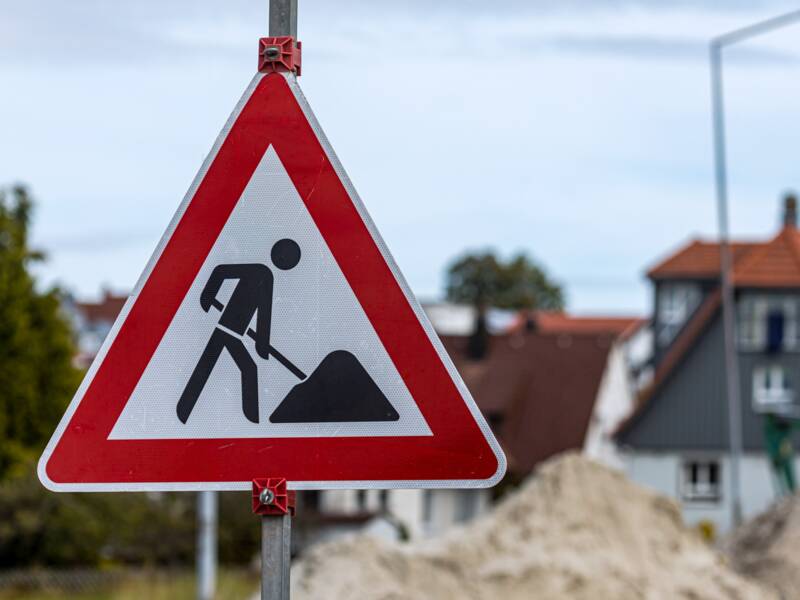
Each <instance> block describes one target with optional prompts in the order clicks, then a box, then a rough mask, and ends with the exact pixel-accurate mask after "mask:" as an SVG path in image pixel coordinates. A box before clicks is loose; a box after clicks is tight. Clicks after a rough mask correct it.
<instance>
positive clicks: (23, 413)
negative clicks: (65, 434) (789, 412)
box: [0, 186, 80, 478]
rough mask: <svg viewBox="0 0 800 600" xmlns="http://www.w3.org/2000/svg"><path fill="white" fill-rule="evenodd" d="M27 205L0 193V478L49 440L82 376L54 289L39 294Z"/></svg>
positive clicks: (22, 196)
mask: <svg viewBox="0 0 800 600" xmlns="http://www.w3.org/2000/svg"><path fill="white" fill-rule="evenodd" d="M32 207H33V203H32V201H31V198H30V196H29V194H28V191H27V190H26V188H25V187H23V186H14V187H12V188H11V189H7V190H0V478H1V477H5V476H6V475H7V474H8V472H9V470H10V469H12V468H13V467H14V466H15V465H19V464H21V463H22V462H23V461H25V460H26V459H29V458H30V457H31V456H33V455H35V454H38V453H39V452H40V451H41V449H42V448H43V446H44V444H46V443H47V440H48V438H49V436H50V435H51V434H52V432H53V429H54V428H55V426H56V424H57V423H58V420H59V418H60V417H61V414H62V413H63V411H64V408H65V406H66V404H67V403H68V401H69V399H70V396H71V395H72V393H73V392H74V391H75V388H76V387H77V385H78V383H79V378H80V375H79V373H78V372H77V370H76V369H74V368H73V366H72V357H73V343H72V337H71V332H70V328H69V326H68V325H67V323H66V321H65V320H64V319H63V317H62V315H61V312H60V303H59V297H58V290H56V289H51V290H48V291H45V292H40V291H38V290H37V289H36V285H35V281H34V278H33V277H32V275H31V274H30V271H29V269H30V267H31V265H32V264H33V263H35V262H36V261H39V260H42V259H43V256H42V255H41V254H40V253H38V252H35V251H33V250H31V248H30V247H29V246H28V241H29V240H28V233H29V225H30V219H31V211H32Z"/></svg>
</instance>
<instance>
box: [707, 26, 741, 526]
mask: <svg viewBox="0 0 800 600" xmlns="http://www.w3.org/2000/svg"><path fill="white" fill-rule="evenodd" d="M721 50H722V48H721V46H720V45H719V44H718V43H716V41H714V42H712V43H711V102H712V111H713V115H714V117H713V122H714V176H715V182H716V190H717V218H718V222H719V250H720V281H721V288H722V290H721V291H722V323H723V343H724V346H725V348H724V353H725V387H726V392H727V397H728V438H729V439H728V442H729V445H730V453H731V468H730V471H731V473H730V494H731V516H732V519H733V526H734V527H736V526H738V525H739V524H741V522H742V499H741V485H740V483H739V481H740V463H741V456H742V402H741V397H740V394H739V360H738V357H737V353H736V330H735V321H736V320H735V308H734V294H733V282H732V269H731V267H732V264H733V260H732V257H731V246H730V231H729V226H728V175H727V164H726V157H725V111H724V103H723V89H722V52H721Z"/></svg>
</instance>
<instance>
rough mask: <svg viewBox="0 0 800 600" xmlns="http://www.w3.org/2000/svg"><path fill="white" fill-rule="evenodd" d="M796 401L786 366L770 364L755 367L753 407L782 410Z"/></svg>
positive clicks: (759, 409) (767, 410) (761, 409)
mask: <svg viewBox="0 0 800 600" xmlns="http://www.w3.org/2000/svg"><path fill="white" fill-rule="evenodd" d="M793 401H794V392H793V391H792V385H791V380H790V378H789V374H788V372H787V370H786V368H785V367H783V366H781V365H770V366H762V367H756V368H755V369H753V409H754V410H755V411H756V412H781V409H785V408H787V407H791V405H792V402H793Z"/></svg>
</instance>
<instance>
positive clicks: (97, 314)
mask: <svg viewBox="0 0 800 600" xmlns="http://www.w3.org/2000/svg"><path fill="white" fill-rule="evenodd" d="M127 300H128V297H127V296H117V295H115V294H112V293H111V292H108V291H106V292H103V298H102V300H100V302H78V303H77V304H76V306H77V308H78V310H79V311H80V312H81V313H82V314H83V316H84V318H85V319H86V320H87V321H89V322H90V323H99V322H103V321H105V322H108V323H113V322H114V321H116V320H117V315H119V313H120V312H121V311H122V307H123V306H124V305H125V302H126V301H127Z"/></svg>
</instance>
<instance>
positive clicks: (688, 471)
mask: <svg viewBox="0 0 800 600" xmlns="http://www.w3.org/2000/svg"><path fill="white" fill-rule="evenodd" d="M721 490H722V486H721V485H720V467H719V462H718V461H716V460H690V461H686V462H684V463H683V469H682V472H681V498H683V500H684V501H686V502H717V501H719V499H720V497H721V493H720V492H721Z"/></svg>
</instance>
